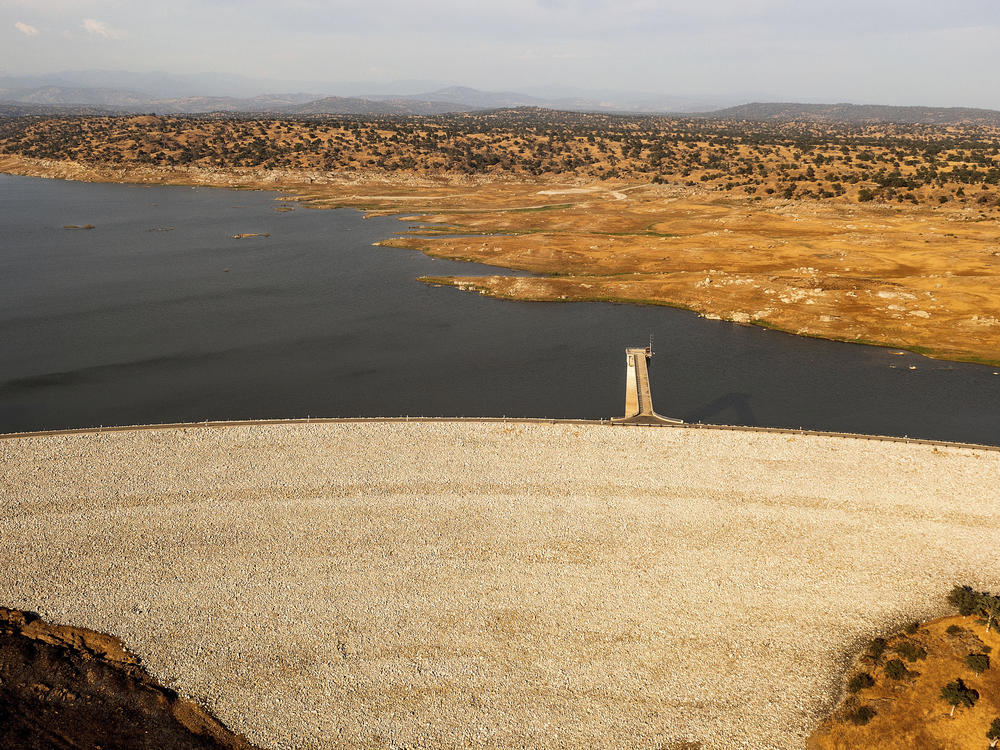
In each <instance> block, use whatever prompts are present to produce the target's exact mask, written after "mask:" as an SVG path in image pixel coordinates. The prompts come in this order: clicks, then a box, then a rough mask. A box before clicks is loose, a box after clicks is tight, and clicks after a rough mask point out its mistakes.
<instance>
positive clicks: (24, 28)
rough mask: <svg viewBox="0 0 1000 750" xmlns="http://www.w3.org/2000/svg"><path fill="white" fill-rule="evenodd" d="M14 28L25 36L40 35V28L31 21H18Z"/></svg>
mask: <svg viewBox="0 0 1000 750" xmlns="http://www.w3.org/2000/svg"><path fill="white" fill-rule="evenodd" d="M14 28H15V29H17V30H18V31H20V32H21V33H22V34H24V35H25V36H38V29H36V28H35V27H34V26H32V25H31V24H30V23H21V22H20V21H18V22H17V23H15V24H14Z"/></svg>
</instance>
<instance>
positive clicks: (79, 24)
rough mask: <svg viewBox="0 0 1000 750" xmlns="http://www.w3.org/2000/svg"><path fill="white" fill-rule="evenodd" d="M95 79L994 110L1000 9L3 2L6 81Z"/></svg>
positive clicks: (848, 1) (737, 2)
mask: <svg viewBox="0 0 1000 750" xmlns="http://www.w3.org/2000/svg"><path fill="white" fill-rule="evenodd" d="M95 68H101V69H116V70H139V71H151V70H164V71H168V72H174V73H199V72H222V73H242V74H247V75H252V76H263V77H268V78H278V79H297V80H317V81H320V80H322V81H371V82H382V83H384V82H388V81H396V80H405V79H424V80H434V81H441V82H443V83H456V84H463V85H468V86H473V87H477V88H484V89H492V90H500V89H508V90H517V89H519V88H525V87H527V86H536V85H546V84H558V85H566V86H574V87H578V88H584V89H601V88H606V89H618V90H633V91H650V92H655V93H663V94H677V95H690V96H694V97H708V96H730V97H731V96H735V97H736V98H745V99H760V98H768V99H783V100H810V101H852V102H869V103H888V104H927V105H967V106H980V107H991V108H997V109H1000V0H946V1H943V0H683V1H681V0H660V1H659V2H656V1H654V0H478V2H473V1H471V0H354V1H353V2H342V1H341V0H328V1H327V2H320V1H319V0H281V1H280V2H275V0H241V1H237V0H198V1H197V2H195V1H194V0H169V1H168V2H162V1H161V2H155V1H153V0H145V1H139V0H135V1H130V0H0V74H8V75H23V74H32V73H47V72H54V71H59V70H66V69H95Z"/></svg>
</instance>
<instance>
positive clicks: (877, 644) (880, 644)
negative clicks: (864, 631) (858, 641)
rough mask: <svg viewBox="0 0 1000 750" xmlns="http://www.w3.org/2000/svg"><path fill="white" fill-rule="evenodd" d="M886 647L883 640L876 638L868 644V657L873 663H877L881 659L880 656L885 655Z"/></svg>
mask: <svg viewBox="0 0 1000 750" xmlns="http://www.w3.org/2000/svg"><path fill="white" fill-rule="evenodd" d="M886 645H887V644H886V641H885V638H876V639H875V640H873V641H872V642H871V643H869V644H868V656H870V657H871V658H872V660H873V661H875V662H877V661H878V660H879V659H881V658H882V654H883V653H885V647H886Z"/></svg>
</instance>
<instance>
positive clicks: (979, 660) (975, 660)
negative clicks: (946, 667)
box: [965, 654, 990, 674]
mask: <svg viewBox="0 0 1000 750" xmlns="http://www.w3.org/2000/svg"><path fill="white" fill-rule="evenodd" d="M965 663H966V665H967V666H968V667H969V669H971V670H972V671H973V672H975V673H976V674H982V673H983V672H985V671H986V670H987V669H989V668H990V657H989V656H988V655H987V654H968V655H967V656H966V657H965Z"/></svg>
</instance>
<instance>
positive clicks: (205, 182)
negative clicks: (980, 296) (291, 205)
mask: <svg viewBox="0 0 1000 750" xmlns="http://www.w3.org/2000/svg"><path fill="white" fill-rule="evenodd" d="M241 169H243V170H244V171H243V172H240V171H236V170H227V171H223V170H207V169H179V168H159V167H148V166H144V167H134V166H121V167H111V166H88V165H84V164H81V163H79V162H62V161H49V160H37V159H29V158H25V157H15V156H10V155H0V173H4V174H10V175H13V176H25V177H36V178H42V179H64V180H69V181H78V182H95V183H111V184H146V185H185V186H195V187H219V188H226V189H237V190H241V189H242V190H245V189H251V190H266V191H273V192H276V193H286V194H287V196H285V197H284V199H286V200H292V201H296V202H300V203H302V205H304V206H308V207H312V208H335V207H343V208H354V209H355V210H359V211H362V212H363V213H365V214H371V215H398V216H399V217H400V219H401V220H403V219H408V220H414V219H419V220H420V221H421V222H423V223H425V224H428V225H430V226H432V227H433V226H436V225H448V224H449V223H450V220H451V219H452V218H453V217H454V215H455V209H454V208H449V207H447V206H442V205H439V204H436V203H435V201H444V202H445V203H448V202H449V201H454V200H456V199H457V198H458V196H447V195H446V196H420V195H408V194H402V193H401V194H400V195H391V194H386V193H391V192H392V190H393V189H397V190H405V191H406V192H408V193H413V192H419V191H421V190H427V189H453V190H454V189H459V188H461V189H464V190H466V191H472V192H469V193H466V194H465V197H467V198H468V197H470V196H474V193H475V191H476V190H479V191H488V190H491V189H492V190H496V191H499V194H501V195H502V203H503V207H502V208H484V207H482V206H478V205H473V204H475V203H477V202H478V201H479V199H478V198H477V199H476V200H474V201H472V203H470V204H469V207H468V208H465V209H463V213H468V214H469V215H470V217H471V220H472V222H473V223H472V224H470V225H469V227H466V226H464V225H463V226H462V227H459V228H455V230H454V231H453V232H451V233H445V232H440V233H439V232H434V233H433V235H431V236H426V235H424V236H421V235H420V234H415V233H413V232H406V231H400V232H397V233H395V235H394V236H393V237H390V238H386V239H385V240H382V241H380V242H379V243H378V244H379V245H383V246H387V247H403V248H408V249H413V250H417V251H419V252H423V253H425V254H426V255H429V256H431V257H437V258H445V259H450V260H459V261H468V262H476V263H484V264H486V265H492V266H494V267H497V268H501V269H510V270H518V271H525V270H526V271H529V272H530V273H532V275H531V276H528V277H523V276H522V277H506V276H497V277H450V278H447V279H432V280H429V281H428V282H426V283H434V284H444V285H450V286H454V287H456V288H462V289H464V290H465V291H470V292H476V293H480V294H485V295H488V296H491V297H494V298H497V299H501V300H504V299H507V300H518V301H548V302H575V301H596V302H608V303H623V304H636V305H640V304H650V305H663V306H669V307H676V308H681V309H686V310H690V311H691V312H694V313H695V314H697V315H700V316H701V317H704V318H707V319H718V320H723V321H726V322H732V323H739V324H750V325H757V326H760V327H763V328H769V329H772V330H777V331H780V332H782V333H787V334H791V335H796V336H805V337H809V338H818V339H824V340H829V341H836V342H841V343H855V344H864V345H869V346H878V347H882V348H896V349H903V350H906V351H909V352H912V353H914V354H919V355H920V356H924V357H927V358H928V359H934V360H939V361H954V362H964V363H969V364H978V365H982V366H986V367H997V366H1000V358H997V351H996V350H995V348H994V347H992V346H983V345H982V344H978V343H977V344H976V346H975V347H974V349H969V350H963V349H955V348H954V347H951V348H949V347H948V346H946V343H951V341H952V340H953V339H954V337H955V331H954V330H951V329H948V328H945V329H943V331H944V332H943V333H942V335H944V336H946V338H945V339H934V340H928V339H919V340H918V339H914V340H912V341H907V340H905V339H904V338H901V337H900V333H901V332H902V329H900V331H899V332H896V333H893V332H892V331H893V330H894V329H893V328H892V327H893V326H903V327H907V326H909V327H911V328H912V326H913V325H915V324H914V323H911V322H909V321H905V322H904V321H900V322H892V320H890V318H892V317H894V316H895V317H899V316H898V315H895V314H894V315H890V316H888V317H885V316H884V315H883V313H878V314H876V315H875V317H874V318H872V319H871V320H867V322H865V321H862V320H861V319H860V318H859V319H858V320H857V321H853V319H852V318H851V316H850V314H849V313H848V315H846V316H843V318H844V320H846V321H847V329H849V330H847V329H845V330H841V329H840V327H838V326H839V324H836V323H831V322H830V321H837V320H840V319H841V317H842V316H841V315H839V314H838V313H840V312H841V311H840V309H839V308H838V307H837V306H836V305H835V306H833V307H832V308H829V309H827V310H826V313H827V314H825V315H820V314H819V311H818V310H816V309H813V310H808V311H806V310H803V311H802V312H801V314H798V313H792V314H791V317H788V316H787V315H786V317H779V318H777V319H772V318H769V315H770V313H769V314H768V315H763V314H761V313H764V312H765V311H764V310H757V311H754V309H755V307H761V306H764V307H766V308H767V310H770V311H771V313H773V312H774V311H775V310H776V309H779V308H781V306H780V305H779V306H778V308H774V307H773V305H774V304H777V303H776V301H775V300H771V301H770V302H768V301H766V300H760V299H756V297H755V296H751V297H747V298H746V299H743V298H742V297H741V296H740V295H741V294H742V293H741V292H739V291H738V289H739V288H740V285H742V284H744V283H745V280H743V279H742V277H743V276H747V278H748V279H749V278H754V279H756V281H755V289H757V288H758V287H759V285H761V284H763V285H765V286H766V285H767V284H771V285H772V286H774V280H775V279H776V278H777V277H775V276H771V277H770V278H769V280H765V279H764V278H763V277H762V278H760V279H757V277H756V276H754V275H753V274H750V275H747V274H745V273H744V274H741V273H740V271H739V270H738V269H730V270H729V271H723V272H719V271H714V270H712V271H708V273H709V275H710V276H713V277H716V278H715V287H714V289H715V290H716V291H713V292H712V293H713V294H717V293H719V292H718V289H721V288H722V287H724V286H726V285H729V287H728V289H727V290H726V291H725V292H723V293H722V297H720V299H719V300H717V301H715V302H712V301H711V295H709V296H707V297H706V296H704V294H703V293H698V294H694V296H692V289H691V288H689V287H692V285H693V286H694V287H696V286H698V285H699V284H700V283H701V282H700V281H699V282H698V283H695V279H694V278H693V277H697V278H698V279H700V278H701V277H702V276H704V275H705V270H704V269H708V268H709V267H710V266H711V262H708V261H706V263H708V265H705V266H704V269H702V270H701V271H700V272H694V273H692V272H691V271H690V270H685V271H681V272H676V271H670V272H667V273H661V272H655V273H653V272H649V271H643V272H642V273H639V272H636V273H637V274H638V275H636V274H633V276H635V278H633V279H628V280H623V279H620V278H616V277H615V276H614V275H610V276H601V275H596V276H594V275H586V274H584V275H581V274H580V273H579V272H575V271H574V270H573V268H572V267H567V269H565V270H560V271H559V272H558V275H555V276H553V275H552V270H551V269H549V268H548V266H547V265H545V264H543V265H542V266H532V264H531V263H529V264H528V265H527V266H526V265H524V264H523V263H518V262H517V260H518V259H519V258H520V259H521V260H523V259H524V257H527V256H523V257H522V256H520V255H518V254H517V253H518V252H520V251H519V250H516V249H515V250H514V251H512V252H513V253H514V254H513V255H512V256H511V255H510V253H509V252H508V253H506V254H503V255H499V256H498V255H496V254H495V253H494V248H493V247H492V246H490V247H485V246H484V247H482V248H480V247H478V246H477V247H475V248H473V247H472V245H471V244H470V245H468V247H464V248H463V249H461V250H455V249H451V248H450V245H447V243H448V242H449V241H451V240H454V239H459V240H461V239H462V238H467V236H468V235H469V232H470V227H471V230H474V231H475V232H481V231H482V232H484V233H483V234H481V235H476V237H475V239H487V240H490V241H491V242H493V243H494V244H496V241H497V240H504V241H510V242H513V243H514V244H515V245H518V243H522V242H523V241H524V240H525V239H526V238H530V237H531V236H532V235H533V233H534V232H536V231H543V232H547V233H548V234H547V236H549V237H550V238H551V239H552V241H553V242H554V243H555V245H556V246H560V247H561V245H563V244H566V243H567V242H569V245H570V247H572V242H570V239H571V237H570V235H565V236H563V234H560V231H561V230H558V229H553V230H531V231H529V232H528V233H527V234H525V233H524V232H523V231H520V230H518V228H517V227H514V228H511V227H509V226H506V225H505V226H501V224H503V223H504V222H509V220H510V217H509V216H508V214H513V215H514V216H522V215H525V214H524V212H526V211H527V212H528V213H527V214H526V215H527V216H532V215H534V213H533V212H535V211H538V210H539V209H538V208H531V209H525V208H519V207H518V206H519V205H520V203H519V202H518V201H520V202H523V201H524V199H526V198H527V197H529V196H534V197H536V198H537V196H535V193H537V192H538V191H537V190H536V188H538V187H544V186H546V185H547V186H550V187H551V185H553V184H556V185H562V183H541V182H538V183H532V184H530V185H529V184H528V183H525V182H523V181H517V180H503V179H486V180H467V181H460V180H450V181H447V180H440V179H439V180H434V179H426V178H424V179H416V178H415V179H413V180H409V181H407V180H401V179H396V180H392V179H387V178H386V177H385V175H377V174H374V173H373V174H362V175H358V176H355V177H352V178H350V179H343V178H341V179H337V178H333V179H331V178H330V176H329V175H328V174H327V175H322V176H321V175H320V174H319V173H317V174H305V173H295V172H290V171H287V170H270V171H266V170H259V169H254V168H249V167H248V168H241ZM620 182H621V181H611V182H606V183H603V182H602V183H600V184H598V185H596V186H593V185H592V186H591V187H593V188H594V190H596V191H597V192H596V193H595V192H593V191H590V192H587V193H585V194H582V195H581V196H579V197H580V200H581V202H580V203H579V204H577V203H567V204H564V205H560V206H557V207H556V208H559V209H561V210H563V209H566V208H569V209H572V210H576V208H577V207H578V206H584V205H589V204H590V203H592V202H593V201H597V202H598V203H600V202H601V200H603V199H602V198H601V195H602V194H601V192H600V191H601V190H602V189H603V190H604V192H605V193H608V195H624V193H622V192H620V190H621V189H622V188H623V184H619V183H620ZM568 184H569V183H567V185H568ZM572 184H573V185H579V184H583V183H581V182H580V181H579V180H576V181H573V182H572ZM365 187H369V188H377V192H378V193H380V194H378V195H375V196H364V195H357V194H356V191H357V190H359V189H360V190H363V189H364V188H365ZM637 187H647V188H648V187H649V186H641V185H640V186H635V185H631V186H627V187H626V189H629V190H632V189H635V188H637ZM574 189H575V188H574ZM350 191H355V192H354V193H353V194H352V193H351V192H350ZM507 193H511V195H507ZM678 195H684V196H688V197H698V196H700V197H699V198H698V200H700V201H702V202H705V205H714V204H715V203H718V202H719V201H722V202H723V203H724V202H726V201H727V200H729V201H730V202H732V199H729V198H727V197H725V196H721V197H720V196H713V195H711V194H707V193H704V194H703V193H700V192H698V191H697V190H696V189H684V190H682V191H681V193H679V194H678ZM605 197H606V196H605ZM584 199H586V200H584ZM676 199H677V196H674V197H673V198H671V199H670V200H671V201H673V200H676ZM498 200H500V199H499V198H498ZM512 200H513V201H514V204H511V203H510V201H512ZM411 201H417V202H418V203H419V202H420V201H425V202H427V205H416V206H413V205H407V203H408V202H411ZM619 202H620V201H617V200H615V201H613V203H615V204H617V203H619ZM463 205H465V204H464V203H463ZM734 205H736V204H734ZM801 208H802V209H803V210H804V211H806V212H808V211H809V210H811V209H810V207H809V206H802V207H801ZM822 208H823V210H832V211H848V212H855V211H858V210H861V209H859V208H858V207H857V206H853V205H849V206H848V205H845V206H839V207H838V206H832V207H830V206H826V207H822ZM819 209H820V207H816V210H819ZM752 210H754V211H759V212H762V213H765V214H766V213H767V212H777V213H781V212H782V211H784V208H782V207H781V205H779V204H777V203H775V204H774V205H771V204H767V205H764V204H755V205H754V206H753V207H752ZM866 210H869V209H866ZM893 210H898V209H893ZM560 212H561V211H555V213H560ZM928 215H930V214H928ZM852 216H853V214H852ZM661 218H662V217H661ZM939 218H940V220H942V221H950V219H948V218H944V217H939ZM491 221H492V222H493V223H492V224H490V222H491ZM484 222H485V223H484ZM852 226H853V225H852ZM522 229H523V228H522ZM726 231H730V230H728V229H727V230H726ZM584 236H590V235H588V234H586V233H585V234H584ZM664 236H665V237H669V236H671V235H664ZM626 239H627V238H626ZM613 241H614V240H613V238H612V242H613ZM485 244H488V243H484V245H485ZM750 247H751V248H752V247H754V246H753V245H750ZM527 252H528V254H529V255H530V254H531V252H532V251H531V250H530V249H529V250H528V251H527ZM568 252H569V255H570V256H573V255H579V252H577V251H568ZM508 256H509V257H508ZM805 259H806V258H805V256H803V259H802V260H803V262H804V260H805ZM703 265H704V264H703ZM720 267H724V266H720ZM584 271H586V269H584ZM758 275H759V274H758ZM688 277H692V278H688ZM706 278H707V277H706ZM848 278H849V277H844V276H841V275H839V274H836V273H835V274H832V275H831V276H829V277H826V278H825V279H813V280H812V281H811V282H810V283H812V284H813V285H816V284H819V286H820V287H823V286H825V285H826V283H827V282H828V283H829V284H830V285H832V287H833V288H834V289H836V288H838V285H840V284H842V283H843V282H844V281H845V280H847V279H848ZM595 279H596V281H595ZM804 281H805V279H802V280H799V281H795V283H793V284H791V286H789V287H788V288H787V289H786V290H785V291H784V292H781V294H788V295H790V297H788V299H793V298H795V299H797V298H798V297H800V296H801V294H802V291H803V290H801V289H799V287H801V286H802V283H801V282H804ZM859 281H863V282H864V283H863V286H865V285H868V284H869V282H870V281H871V280H870V279H860V280H859ZM595 284H596V285H597V287H599V291H598V293H595V290H594V289H593V287H594V286H595ZM720 284H721V285H722V286H720ZM622 285H624V286H622ZM636 285H638V286H636ZM650 285H651V286H650ZM807 286H808V284H807ZM895 286H897V285H895V283H894V282H893V288H894V287H895ZM937 286H938V287H940V284H938V285H937ZM605 287H607V288H606V289H605ZM633 287H634V288H633ZM734 287H735V288H736V291H735V292H734ZM708 291H709V289H708V288H706V289H705V290H704V292H705V293H707V292H708ZM758 292H759V290H758ZM758 292H755V295H757V294H758ZM865 293H866V294H868V293H871V290H868V291H866V292H865ZM883 293H889V294H894V295H895V294H896V293H895V292H885V291H884V290H882V291H880V292H879V294H883ZM914 293H915V292H914ZM924 293H925V292H921V294H924ZM734 294H735V296H733V295H734ZM838 294H839V292H838ZM926 294H928V295H929V294H930V292H926ZM963 294H964V292H963ZM783 299H785V298H783ZM804 299H805V304H813V303H814V302H816V300H815V299H811V298H808V293H807V294H806V297H805V298H804ZM856 300H857V298H856V297H855V300H846V299H845V300H843V301H841V302H840V303H838V304H845V305H848V306H850V305H853V304H855V302H856ZM795 304H798V303H795ZM767 305H772V307H767ZM873 309H874V308H873ZM873 309H868V308H859V310H860V311H861V312H862V313H864V314H865V315H868V316H869V317H871V315H872V314H874V313H873V311H872V310H873ZM748 311H749V312H748ZM779 311H780V310H779ZM787 312H788V311H787V310H785V311H784V313H787ZM987 312H988V311H987ZM784 313H783V314H784ZM917 313H919V314H920V315H921V316H926V314H927V313H926V310H922V309H917V310H916V311H915V312H914V313H913V314H917ZM935 314H936V313H935ZM987 318H988V316H987ZM824 319H828V320H827V322H825V323H820V322H819V321H821V320H824ZM921 319H922V318H921ZM977 320H978V317H977ZM989 320H992V318H989ZM876 324H877V325H876ZM918 324H919V321H918ZM831 325H832V326H833V327H832V328H831V327H830V326H831ZM873 325H875V326H876V327H875V328H872V326H873ZM886 325H889V326H890V327H889V329H887V330H888V334H884V333H883V332H882V330H881V328H884V327H885V326H886ZM977 325H978V323H977ZM998 325H1000V323H998ZM988 334H989V332H988V331H985V330H984V331H983V332H982V334H981V335H980V336H979V337H973V339H971V340H972V341H973V342H978V341H979V340H980V339H981V338H982V336H988ZM998 346H1000V343H998ZM942 347H943V348H942Z"/></svg>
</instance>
